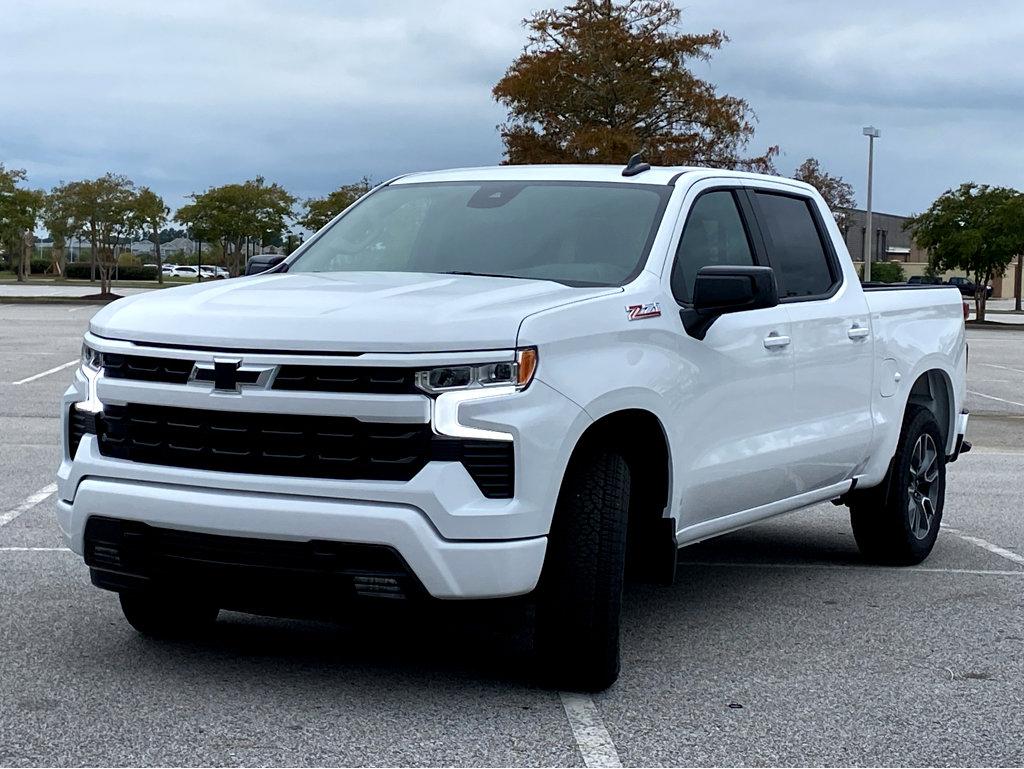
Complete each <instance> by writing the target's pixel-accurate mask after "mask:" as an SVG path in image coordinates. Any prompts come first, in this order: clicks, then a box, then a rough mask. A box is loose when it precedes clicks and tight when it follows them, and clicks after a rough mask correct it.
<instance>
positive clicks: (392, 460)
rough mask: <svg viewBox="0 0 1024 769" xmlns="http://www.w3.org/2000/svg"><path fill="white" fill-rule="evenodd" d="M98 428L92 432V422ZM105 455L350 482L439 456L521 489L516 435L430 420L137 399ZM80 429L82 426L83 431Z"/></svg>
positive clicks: (116, 414)
mask: <svg viewBox="0 0 1024 769" xmlns="http://www.w3.org/2000/svg"><path fill="white" fill-rule="evenodd" d="M90 428H91V429H90ZM83 430H84V431H88V432H92V431H94V430H95V431H96V432H98V434H99V449H100V453H101V454H103V455H104V456H107V457H111V458H116V459H126V460H129V461H132V462H142V463H147V464H155V465H166V466H172V467H187V468H194V469H197V470H217V471H223V472H233V473H254V474H260V475H279V476H293V477H307V478H335V479H345V480H392V481H408V480H410V479H411V478H412V477H413V476H415V475H416V474H417V473H418V472H419V471H420V470H421V469H423V467H424V465H426V464H427V463H428V462H430V461H435V460H436V461H450V462H461V463H462V464H463V466H464V467H465V468H466V470H467V471H468V472H469V474H470V476H471V477H472V478H473V480H474V481H476V483H477V485H478V486H479V488H480V491H481V492H482V493H483V494H484V496H486V497H489V498H493V499H500V498H508V497H511V496H512V495H513V492H514V486H515V460H514V452H513V445H512V443H511V442H510V441H470V440H458V439H452V438H443V437H440V436H436V435H434V434H433V433H432V431H431V429H430V426H429V425H427V424H415V423H398V424H394V423H383V422H360V421H359V420H357V419H352V418H351V417H322V416H312V415H290V414H260V413H247V412H225V411H213V410H207V409H186V408H177V407H170V406H150V405H143V404H127V405H125V406H114V405H108V406H106V408H105V410H104V413H103V416H102V418H101V419H100V420H97V424H96V425H95V426H92V425H89V426H77V422H76V421H75V414H74V412H73V414H72V420H71V435H70V436H69V438H70V440H71V442H72V445H73V446H77V443H76V442H75V441H76V437H75V436H76V435H77V436H78V437H77V440H81V433H82V431H83ZM76 431H77V432H76Z"/></svg>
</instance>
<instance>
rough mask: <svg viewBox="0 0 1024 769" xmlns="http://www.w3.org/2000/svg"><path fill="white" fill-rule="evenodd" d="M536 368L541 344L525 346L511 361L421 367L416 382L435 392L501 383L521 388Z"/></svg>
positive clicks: (425, 389) (491, 385)
mask: <svg viewBox="0 0 1024 769" xmlns="http://www.w3.org/2000/svg"><path fill="white" fill-rule="evenodd" d="M536 370H537V348H536V347H524V348H523V349H521V350H516V359H515V360H511V361H502V362H499V363H483V364H477V365H471V366H439V367H438V368H431V369H427V370H425V371H417V372H416V386H417V387H418V388H420V389H421V390H423V391H424V392H428V393H431V394H432V395H437V394H440V393H445V392H451V391H452V390H469V389H472V388H476V387H498V386H501V385H505V386H506V387H507V386H509V385H511V386H513V387H515V388H516V389H517V390H524V389H526V387H527V386H529V384H530V382H531V381H532V380H533V374H534V372H535V371H536Z"/></svg>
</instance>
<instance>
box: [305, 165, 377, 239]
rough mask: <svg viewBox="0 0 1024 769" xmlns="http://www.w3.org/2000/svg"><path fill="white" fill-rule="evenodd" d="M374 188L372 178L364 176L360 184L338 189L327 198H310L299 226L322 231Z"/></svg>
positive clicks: (347, 185)
mask: <svg viewBox="0 0 1024 769" xmlns="http://www.w3.org/2000/svg"><path fill="white" fill-rule="evenodd" d="M372 186H373V184H372V183H371V181H370V177H369V176H364V177H363V178H362V179H360V180H359V181H358V182H355V183H353V184H345V185H343V186H341V187H338V189H336V190H335V191H334V192H332V193H331V194H330V195H327V196H326V197H323V198H309V199H308V200H307V201H306V204H305V205H306V212H305V214H304V215H303V216H302V217H301V218H300V219H298V224H299V225H300V226H302V227H305V228H306V229H307V230H309V231H310V232H316V231H317V230H320V229H322V228H323V227H325V226H326V225H327V223H328V222H329V221H331V219H333V218H334V217H335V216H337V215H338V214H340V213H341V212H342V211H344V210H345V209H346V208H348V207H349V206H350V205H352V204H353V203H355V202H356V201H357V200H358V199H359V198H361V197H362V196H363V195H365V194H366V193H367V192H369V191H370V188H371V187H372Z"/></svg>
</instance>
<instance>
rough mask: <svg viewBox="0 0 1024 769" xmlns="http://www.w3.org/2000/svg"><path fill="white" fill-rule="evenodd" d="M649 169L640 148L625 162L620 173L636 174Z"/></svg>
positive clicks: (624, 174)
mask: <svg viewBox="0 0 1024 769" xmlns="http://www.w3.org/2000/svg"><path fill="white" fill-rule="evenodd" d="M650 170H651V164H650V163H645V162H644V151H643V150H640V151H639V152H638V153H636V154H635V155H633V157H631V158H630V159H629V161H628V162H627V163H626V167H625V168H623V169H622V175H623V176H636V175H637V174H642V173H643V172H644V171H650Z"/></svg>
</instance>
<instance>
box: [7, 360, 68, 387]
mask: <svg viewBox="0 0 1024 769" xmlns="http://www.w3.org/2000/svg"><path fill="white" fill-rule="evenodd" d="M77 363H78V358H75V359H74V360H69V361H68V362H67V363H61V364H60V365H59V366H54V367H53V368H51V369H47V370H46V371H42V372H40V373H38V374H33V375H32V376H30V377H25V378H24V379H19V380H18V381H17V382H11V384H12V385H23V384H28V383H29V382H34V381H36V380H37V379H42V378H43V377H44V376H49V375H50V374H56V373H57V372H58V371H63V370H64V369H66V368H71V367H72V366H74V365H75V364H77Z"/></svg>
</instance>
